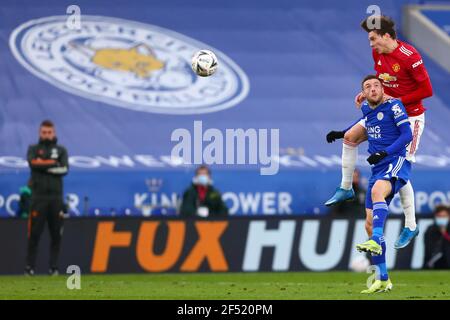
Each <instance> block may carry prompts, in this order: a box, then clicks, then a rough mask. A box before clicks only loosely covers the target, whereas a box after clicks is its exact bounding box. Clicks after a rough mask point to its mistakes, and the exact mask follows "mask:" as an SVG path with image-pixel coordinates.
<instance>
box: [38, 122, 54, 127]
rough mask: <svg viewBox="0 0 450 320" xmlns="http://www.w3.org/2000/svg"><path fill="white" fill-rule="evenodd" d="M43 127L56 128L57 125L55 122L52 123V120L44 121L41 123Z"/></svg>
mask: <svg viewBox="0 0 450 320" xmlns="http://www.w3.org/2000/svg"><path fill="white" fill-rule="evenodd" d="M41 127H49V128H54V127H55V125H54V124H53V122H52V121H50V120H44V121H42V122H41Z"/></svg>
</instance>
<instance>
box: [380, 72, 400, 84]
mask: <svg viewBox="0 0 450 320" xmlns="http://www.w3.org/2000/svg"><path fill="white" fill-rule="evenodd" d="M378 78H380V79H381V80H383V81H384V82H387V83H389V82H391V81H397V77H395V76H391V75H390V74H389V73H380V75H379V76H378Z"/></svg>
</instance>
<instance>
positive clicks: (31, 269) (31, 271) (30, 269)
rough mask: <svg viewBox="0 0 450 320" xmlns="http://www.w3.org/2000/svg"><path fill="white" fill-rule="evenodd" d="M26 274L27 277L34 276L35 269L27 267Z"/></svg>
mask: <svg viewBox="0 0 450 320" xmlns="http://www.w3.org/2000/svg"><path fill="white" fill-rule="evenodd" d="M24 274H25V275H26V276H34V269H33V268H31V267H25V271H24Z"/></svg>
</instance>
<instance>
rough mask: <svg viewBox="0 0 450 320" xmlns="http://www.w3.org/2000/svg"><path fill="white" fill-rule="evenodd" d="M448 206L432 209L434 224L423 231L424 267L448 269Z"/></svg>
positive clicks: (449, 229)
mask: <svg viewBox="0 0 450 320" xmlns="http://www.w3.org/2000/svg"><path fill="white" fill-rule="evenodd" d="M449 217H450V208H449V207H447V206H444V205H439V206H437V207H436V208H435V209H434V224H433V225H431V226H430V227H429V228H428V229H427V231H426V232H425V236H424V241H425V259H424V266H423V267H424V269H450V223H449Z"/></svg>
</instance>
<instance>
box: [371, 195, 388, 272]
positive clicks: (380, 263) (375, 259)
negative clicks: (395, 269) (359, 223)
mask: <svg viewBox="0 0 450 320" xmlns="http://www.w3.org/2000/svg"><path fill="white" fill-rule="evenodd" d="M387 215H388V206H387V204H386V202H375V203H374V204H373V214H372V217H373V229H372V240H374V241H375V242H376V243H378V244H379V245H381V248H382V253H381V255H379V256H372V264H374V265H376V266H377V269H378V270H377V271H378V274H379V279H380V280H381V281H386V280H387V279H388V278H389V275H388V272H387V267H386V242H385V241H384V237H383V231H384V224H385V222H386V218H387Z"/></svg>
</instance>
